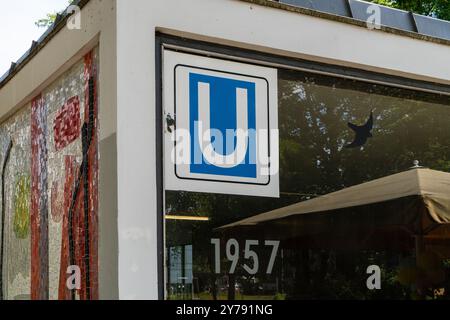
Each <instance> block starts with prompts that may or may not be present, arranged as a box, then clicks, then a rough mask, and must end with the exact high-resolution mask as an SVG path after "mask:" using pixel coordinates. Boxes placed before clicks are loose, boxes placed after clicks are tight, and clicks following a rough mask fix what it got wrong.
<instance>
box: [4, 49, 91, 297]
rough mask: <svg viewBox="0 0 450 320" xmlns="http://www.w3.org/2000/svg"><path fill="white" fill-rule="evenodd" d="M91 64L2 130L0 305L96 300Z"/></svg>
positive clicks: (55, 86) (79, 68) (74, 71)
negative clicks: (49, 300)
mask: <svg viewBox="0 0 450 320" xmlns="http://www.w3.org/2000/svg"><path fill="white" fill-rule="evenodd" d="M97 60H98V54H97V50H93V51H92V52H90V53H88V54H87V55H86V56H85V57H84V58H83V59H82V60H81V61H79V62H78V63H76V64H75V65H74V66H73V67H72V68H71V69H70V70H68V71H67V72H66V73H65V74H64V75H63V76H61V77H60V78H59V79H58V80H57V81H55V82H54V83H53V84H52V85H51V86H50V87H48V88H47V89H46V90H44V91H43V92H42V93H41V94H39V95H38V96H36V97H35V98H34V99H33V100H32V102H31V103H30V104H28V105H26V106H25V107H24V108H22V109H21V110H20V111H18V112H17V113H16V114H15V115H13V116H12V117H11V118H9V119H8V120H6V121H5V122H4V123H2V124H1V125H0V168H1V170H2V172H1V180H2V184H1V185H2V190H1V204H2V208H1V219H0V223H1V224H0V226H1V228H0V231H1V234H0V240H1V245H0V271H1V276H0V300H22V299H33V300H47V299H51V300H56V299H60V300H78V299H79V300H91V299H98V103H97V96H98V95H97V74H98V68H97V66H98V63H97ZM74 266H75V268H74ZM68 270H70V272H69V273H68ZM73 270H75V271H73ZM76 270H78V271H79V273H77V272H76Z"/></svg>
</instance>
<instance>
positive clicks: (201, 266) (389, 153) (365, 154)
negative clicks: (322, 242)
mask: <svg viewBox="0 0 450 320" xmlns="http://www.w3.org/2000/svg"><path fill="white" fill-rule="evenodd" d="M293 79H294V80H280V81H279V92H280V93H279V129H280V184H281V185H280V189H281V191H282V192H283V196H282V197H281V198H280V199H267V198H257V197H242V196H228V195H214V194H196V193H187V192H167V193H166V196H167V197H166V203H167V210H166V213H168V214H178V215H179V214H181V215H183V214H186V215H193V216H196V215H199V216H209V217H210V219H211V220H210V221H209V222H201V223H186V222H170V223H168V228H167V241H168V243H169V244H170V245H172V246H174V245H180V244H188V243H189V244H190V243H192V244H193V247H194V249H193V250H194V273H196V274H203V275H204V276H203V279H204V283H205V287H206V286H211V283H212V282H214V281H215V280H216V278H215V276H214V275H213V270H212V268H213V267H212V263H211V261H212V260H211V259H212V258H213V257H212V251H213V250H212V247H211V245H210V239H211V238H213V237H217V234H216V235H215V234H214V232H213V229H214V228H216V227H219V226H222V225H225V224H228V223H231V222H235V221H238V220H240V219H242V218H246V217H249V216H253V215H256V214H259V213H263V212H266V211H269V210H272V209H275V208H280V207H283V206H285V205H288V204H292V203H295V202H299V201H303V200H306V199H308V198H309V197H311V196H313V195H323V194H328V193H330V192H333V191H336V190H340V189H343V188H345V187H349V186H352V185H356V184H359V183H362V182H365V181H370V180H373V179H376V178H380V177H383V176H387V175H390V174H394V173H398V172H402V171H405V170H408V168H410V167H411V166H412V165H413V161H414V160H419V161H420V164H421V165H423V166H427V167H429V168H431V169H435V170H441V171H448V172H450V149H449V148H450V131H448V128H447V125H448V123H449V122H450V109H448V107H447V106H444V105H440V104H437V103H431V102H424V100H426V99H425V98H424V97H422V96H418V95H417V96H416V95H415V93H411V92H409V93H408V94H405V95H404V97H401V94H400V93H402V92H401V91H399V90H394V89H392V88H387V87H381V86H376V85H361V84H359V83H356V82H352V81H340V80H336V81H334V82H333V83H330V81H329V80H327V81H328V84H324V83H323V82H322V81H321V79H320V78H308V77H306V76H305V77H304V76H299V75H297V76H296V78H295V77H294V78H293ZM298 79H302V80H298ZM361 87H362V88H363V89H364V90H359V88H361ZM357 89H358V90H357ZM416 99H417V100H416ZM373 109H375V110H374V116H375V126H374V130H373V135H374V137H373V138H372V139H369V141H368V143H367V144H366V145H365V146H364V147H363V148H362V149H346V148H344V147H345V145H346V144H348V143H349V142H351V141H352V139H353V136H352V135H353V132H352V131H351V130H350V129H349V128H348V127H347V122H353V123H355V124H362V123H365V122H366V120H367V117H368V116H369V114H370V111H371V110H373ZM297 194H298V195H297ZM308 195H311V196H309V197H308ZM241 236H242V238H245V236H246V235H245V234H244V235H241ZM272 240H273V239H272ZM169 244H168V245H169ZM349 249H351V248H349ZM305 255H306V253H305V252H297V253H294V254H292V255H291V256H290V258H289V259H291V261H290V262H291V263H287V267H286V268H287V269H289V268H291V269H290V270H288V271H289V272H290V273H291V274H295V273H297V274H299V273H303V274H304V275H306V274H310V278H309V279H310V280H308V281H307V283H302V284H299V286H297V287H296V288H293V287H292V286H293V284H294V283H295V281H291V282H289V280H286V288H289V286H291V291H292V292H293V295H292V296H296V295H297V296H298V295H302V294H303V297H305V295H309V297H312V296H315V297H316V298H320V297H329V298H361V299H363V298H377V297H378V296H377V294H378V295H383V294H384V296H382V297H383V298H387V297H407V293H405V292H404V291H403V290H404V289H402V288H400V287H399V285H398V283H397V282H396V281H395V274H396V271H395V267H394V266H393V265H391V264H389V263H387V262H386V261H388V260H392V259H395V254H394V253H380V252H364V253H361V252H360V253H355V252H353V253H351V254H348V255H345V254H341V253H336V252H331V251H330V252H312V251H311V252H309V253H308V255H310V256H309V258H308V260H307V261H308V264H310V265H303V267H302V268H303V269H301V268H300V267H299V264H296V263H295V261H296V260H299V259H300V260H302V259H303V260H305ZM302 257H303V258H302ZM374 258H377V259H378V260H377V261H378V262H379V264H380V265H386V268H385V270H386V271H385V273H386V277H387V278H388V279H390V280H389V281H388V283H389V284H390V288H391V289H390V290H383V292H382V293H368V291H367V288H365V287H363V288H362V287H361V284H362V285H363V286H364V285H365V280H362V279H366V278H364V277H365V276H366V274H365V270H363V271H361V270H362V269H361V268H362V266H364V268H366V267H367V266H368V264H367V261H370V260H371V259H374ZM286 259H287V260H289V259H288V258H286ZM313 261H315V262H313ZM324 261H325V262H324ZM336 263H337V267H333V265H336ZM300 265H302V264H301V263H300ZM289 272H288V273H289ZM346 273H347V274H346ZM355 275H357V276H355ZM258 277H259V278H260V279H261V276H258ZM287 279H289V277H288V276H287ZM291 280H292V279H291ZM297 280H299V279H297ZM300 280H301V279H300ZM267 281H273V279H267ZM301 281H304V279H303V280H301ZM244 282H246V283H244V287H246V288H247V289H248V288H249V287H250V285H249V283H248V281H244ZM207 283H209V284H207ZM320 283H322V285H320ZM300 287H301V288H303V289H302V290H303V291H298V290H299V289H298V288H300ZM378 298H381V296H379V297H378Z"/></svg>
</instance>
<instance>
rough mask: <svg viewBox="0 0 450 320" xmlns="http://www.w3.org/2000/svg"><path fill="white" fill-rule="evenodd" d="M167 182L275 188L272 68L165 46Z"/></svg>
mask: <svg viewBox="0 0 450 320" xmlns="http://www.w3.org/2000/svg"><path fill="white" fill-rule="evenodd" d="M163 60H164V68H163V70H164V71H163V92H164V96H163V104H164V116H163V118H164V119H163V121H164V126H163V127H164V131H165V142H164V143H165V154H164V157H165V158H164V163H165V166H164V168H165V188H166V189H167V190H183V191H192V192H211V193H224V194H237V195H251V196H264V197H278V196H279V176H278V109H277V108H278V97H277V95H278V89H277V70H276V69H272V68H267V67H261V66H256V65H253V64H247V63H240V62H239V63H238V62H232V61H229V60H221V59H213V58H207V57H204V56H199V55H191V54H184V53H178V52H174V51H168V50H166V51H165V52H164V59H163Z"/></svg>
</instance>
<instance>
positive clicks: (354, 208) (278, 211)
mask: <svg viewBox="0 0 450 320" xmlns="http://www.w3.org/2000/svg"><path fill="white" fill-rule="evenodd" d="M278 85H279V129H280V189H281V197H280V198H279V199H272V198H260V197H248V196H233V195H221V194H206V193H205V194H203V193H202V194H200V193H191V192H173V191H166V192H165V215H166V217H165V247H166V255H165V256H166V258H165V259H166V261H165V268H166V272H165V281H166V298H168V299H207V300H212V299H217V300H225V299H236V300H245V299H261V300H263V299H393V298H395V299H417V298H433V299H446V298H449V297H450V278H449V276H450V240H449V239H450V238H449V236H450V232H449V231H448V228H447V227H448V225H447V223H448V222H450V209H449V208H450V206H448V207H445V206H446V205H449V204H450V201H448V199H447V195H446V194H445V192H446V191H450V190H449V189H448V188H449V187H448V185H446V182H450V178H449V176H448V174H447V173H448V172H450V130H449V129H448V128H449V124H450V108H449V106H448V104H449V102H448V97H445V96H440V95H437V94H425V93H420V92H416V91H410V90H405V89H398V88H394V87H388V86H382V85H375V84H370V83H364V82H358V81H353V80H345V79H341V78H335V77H328V76H318V75H313V74H308V73H302V72H294V71H289V70H279V83H278ZM371 116H372V120H371ZM371 122H373V130H371V132H370V134H369V133H367V135H366V136H364V134H365V133H364V130H363V129H361V128H355V127H354V126H363V125H370V123H371ZM349 123H351V124H352V125H349ZM352 127H353V128H352ZM355 130H356V131H355ZM358 130H362V131H358ZM358 135H363V137H358ZM366 140H367V141H366ZM353 142H355V143H354V144H356V145H357V146H354V145H351V144H352V143H353ZM349 146H350V147H349ZM421 166H423V168H422V167H421ZM364 183H365V184H364ZM350 187H353V188H350ZM336 192H337V193H336ZM448 194H449V196H448V197H450V192H448ZM428 195H430V196H429V197H428ZM287 206H291V207H287ZM286 207H287V208H286ZM261 214H263V215H261ZM250 217H254V220H253V223H246V222H245V221H242V220H243V219H246V218H250ZM230 224H231V226H230ZM224 226H225V227H224ZM226 226H228V227H226Z"/></svg>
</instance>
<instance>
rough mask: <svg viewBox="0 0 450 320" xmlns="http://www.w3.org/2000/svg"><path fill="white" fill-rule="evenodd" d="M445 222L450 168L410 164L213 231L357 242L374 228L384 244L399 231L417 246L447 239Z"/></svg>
mask: <svg viewBox="0 0 450 320" xmlns="http://www.w3.org/2000/svg"><path fill="white" fill-rule="evenodd" d="M449 226H450V173H446V172H441V171H435V170H430V169H426V168H415V169H411V170H409V171H405V172H401V173H398V174H394V175H390V176H387V177H384V178H380V179H376V180H373V181H369V182H366V183H363V184H360V185H356V186H353V187H349V188H345V189H342V190H340V191H337V192H333V193H330V194H327V195H324V196H320V197H317V198H314V199H312V200H308V201H304V202H299V203H296V204H293V205H290V206H287V207H284V208H280V209H276V210H273V211H270V212H266V213H262V214H259V215H255V216H252V217H250V218H247V219H244V220H240V221H237V222H234V223H231V224H229V225H226V226H222V227H220V228H218V229H216V231H219V232H222V233H233V234H236V233H237V230H241V229H246V230H247V231H248V232H252V231H254V232H255V233H257V234H264V235H265V236H272V237H277V238H278V239H292V238H298V237H306V236H309V237H312V236H313V237H316V238H321V239H322V240H323V239H325V238H328V239H332V238H334V236H335V235H337V234H339V235H342V236H344V237H347V238H351V239H352V241H353V242H354V241H358V243H359V244H361V245H362V244H364V243H365V240H367V239H368V238H369V237H370V236H371V235H373V234H374V233H378V235H382V236H380V237H378V239H376V240H375V242H378V243H382V242H385V243H386V244H387V245H389V246H394V245H395V243H394V242H397V244H399V245H402V244H404V243H405V242H404V238H401V239H400V238H399V236H398V234H399V232H398V231H402V232H406V233H407V234H409V235H411V236H412V238H414V239H415V243H414V242H413V245H415V247H416V250H417V251H421V250H423V247H424V237H426V238H427V241H429V242H430V243H431V242H434V243H436V244H439V243H440V244H441V245H442V241H448V240H449V239H450V230H449ZM239 233H240V234H242V233H243V232H239ZM386 235H387V236H386ZM392 235H395V237H397V239H392ZM395 240H398V241H395ZM333 241H334V240H333ZM328 242H329V241H328ZM445 243H447V242H445ZM369 247H370V245H369ZM444 247H448V245H445V246H444ZM449 254H450V252H449Z"/></svg>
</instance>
